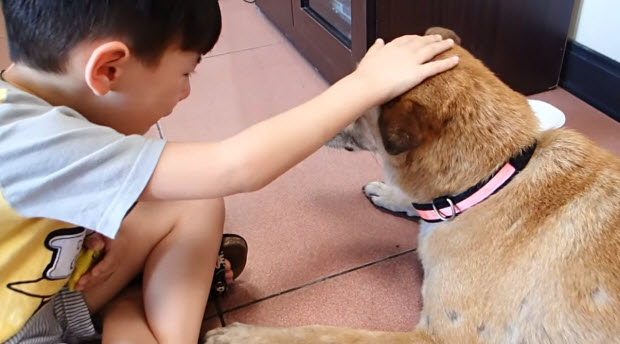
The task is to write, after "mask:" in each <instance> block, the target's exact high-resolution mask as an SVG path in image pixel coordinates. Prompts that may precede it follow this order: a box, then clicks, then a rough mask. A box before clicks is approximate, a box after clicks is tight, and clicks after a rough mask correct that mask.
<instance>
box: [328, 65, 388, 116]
mask: <svg viewBox="0 0 620 344" xmlns="http://www.w3.org/2000/svg"><path fill="white" fill-rule="evenodd" d="M338 83H343V84H348V86H347V87H348V88H350V89H351V92H355V95H356V96H357V97H358V98H359V100H360V101H362V102H365V103H366V107H368V108H371V107H373V106H379V105H382V104H384V103H386V102H387V101H389V100H390V99H389V94H388V93H389V92H387V91H386V90H385V89H382V88H381V87H378V85H376V83H374V82H372V80H369V79H368V78H366V77H364V76H363V75H360V74H359V73H358V72H357V71H354V72H353V73H351V74H349V75H347V76H346V77H344V78H343V79H341V80H340V81H339V82H338Z"/></svg>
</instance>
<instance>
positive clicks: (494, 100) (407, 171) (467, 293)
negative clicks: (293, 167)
mask: <svg viewBox="0 0 620 344" xmlns="http://www.w3.org/2000/svg"><path fill="white" fill-rule="evenodd" d="M430 31H431V33H437V32H440V33H442V34H443V35H444V37H445V36H448V37H450V36H455V35H454V33H452V32H451V31H449V30H445V29H436V28H435V29H431V30H430ZM453 54H457V55H459V56H460V63H459V65H458V66H457V67H456V68H455V69H453V70H451V71H448V72H445V73H443V74H440V75H438V76H435V77H433V78H431V79H429V80H427V81H425V82H424V83H423V84H421V85H419V86H418V87H416V88H414V89H412V90H411V91H409V92H408V93H406V94H405V95H403V96H401V97H400V98H398V99H396V100H394V101H392V102H390V103H388V104H386V105H384V106H383V107H382V108H381V109H380V111H379V110H377V109H376V110H372V111H369V112H368V113H367V114H366V115H365V116H364V117H362V118H361V119H360V120H358V121H357V122H356V123H355V124H353V125H351V126H350V127H349V128H347V130H345V131H344V132H343V133H341V134H340V135H339V136H338V137H337V138H335V139H334V140H333V141H332V145H335V146H339V147H345V148H347V149H349V150H354V149H365V150H372V151H375V152H377V153H378V155H380V156H381V157H382V158H383V160H384V166H385V172H386V173H385V174H386V184H383V183H371V184H369V185H367V187H366V189H365V191H366V193H367V195H369V196H370V197H372V200H373V202H374V203H375V204H378V205H380V206H384V207H386V208H388V209H391V210H395V211H406V212H409V214H410V215H413V214H415V212H416V211H417V212H418V213H419V215H421V216H422V217H423V218H426V219H427V220H428V221H425V222H424V223H423V224H422V226H421V231H420V239H419V249H418V252H419V254H420V258H421V260H422V264H423V266H424V284H423V287H422V296H423V298H424V307H423V310H422V316H421V318H420V319H421V320H420V323H419V324H418V326H417V329H416V330H415V331H414V332H410V333H389V332H371V331H363V330H352V329H343V328H334V327H325V326H307V327H298V328H286V329H285V328H265V327H254V326H247V325H239V324H236V325H233V326H230V327H226V328H223V329H216V330H213V331H211V332H210V333H209V336H208V339H207V343H209V344H222V343H239V344H241V343H243V344H257V343H269V344H285V343H286V344H289V343H303V344H305V343H343V344H348V343H351V344H353V343H486V342H488V343H588V344H590V343H620V159H618V158H617V157H615V156H613V155H612V154H610V153H608V152H605V151H603V150H601V149H600V148H598V147H596V146H595V145H594V144H593V143H592V142H590V141H589V140H588V139H586V138H584V137H583V136H582V135H580V134H578V133H575V132H573V131H570V130H564V129H560V130H550V131H544V132H539V130H538V123H537V120H536V117H535V116H534V114H533V113H532V111H531V109H530V107H529V106H528V103H527V101H526V99H525V97H523V96H522V95H520V94H518V93H516V92H514V91H512V90H511V89H510V88H509V87H507V86H506V85H504V84H503V83H502V82H501V81H500V80H499V79H498V78H497V77H495V76H494V75H493V74H492V73H491V72H490V71H489V70H488V69H487V68H486V67H484V65H483V64H482V63H481V62H480V61H478V60H477V59H475V58H474V57H472V56H471V55H470V54H469V53H468V52H467V51H465V50H464V49H462V48H461V47H458V46H456V47H454V48H453V49H452V51H449V52H446V53H444V54H442V55H440V56H438V58H442V57H446V56H449V55H453ZM464 192H466V193H465V194H463V193H464ZM446 196H447V197H446ZM412 202H415V203H417V205H416V208H417V209H413V207H412V206H411V203H412ZM456 214H458V215H456Z"/></svg>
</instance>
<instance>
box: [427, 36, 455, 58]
mask: <svg viewBox="0 0 620 344" xmlns="http://www.w3.org/2000/svg"><path fill="white" fill-rule="evenodd" d="M453 46H454V41H453V40H452V39H446V40H442V41H439V42H435V43H430V44H427V45H426V46H424V47H423V48H422V49H420V54H419V58H420V59H421V61H420V62H421V63H422V62H426V61H428V60H431V59H432V58H433V57H435V56H437V54H440V53H443V52H444V51H446V50H448V49H450V48H452V47H453Z"/></svg>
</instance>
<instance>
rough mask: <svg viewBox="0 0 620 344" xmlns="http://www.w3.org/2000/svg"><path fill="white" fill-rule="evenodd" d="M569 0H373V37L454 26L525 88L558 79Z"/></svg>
mask: <svg viewBox="0 0 620 344" xmlns="http://www.w3.org/2000/svg"><path fill="white" fill-rule="evenodd" d="M573 4H574V0H468V1H454V0H415V1H412V0H390V1H385V0H376V17H377V23H376V25H377V27H376V29H377V31H376V34H377V37H381V38H384V39H386V40H391V39H393V38H395V37H397V36H400V35H403V34H422V33H424V31H425V30H426V29H427V28H428V27H431V26H443V27H446V28H450V29H452V30H454V31H455V32H456V33H457V34H458V35H459V36H460V37H461V38H462V41H463V46H464V47H465V48H467V49H468V50H470V51H471V52H472V53H473V54H474V55H476V56H477V57H478V58H480V59H481V60H482V61H484V63H485V64H486V65H487V66H488V67H489V68H491V70H493V71H494V72H495V73H496V74H497V75H498V76H499V77H500V78H502V79H503V80H504V82H506V83H507V84H508V85H510V86H511V87H513V88H514V89H516V90H518V91H519V92H522V93H525V94H531V93H536V92H541V91H545V90H547V89H550V88H553V87H556V86H557V84H558V79H559V74H560V68H561V65H562V59H563V56H564V49H565V46H566V36H567V32H568V26H569V24H570V18H571V13H572V9H573Z"/></svg>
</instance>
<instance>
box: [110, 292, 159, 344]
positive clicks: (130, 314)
mask: <svg viewBox="0 0 620 344" xmlns="http://www.w3.org/2000/svg"><path fill="white" fill-rule="evenodd" d="M103 328H104V330H105V334H104V335H103V341H102V344H118V343H140V344H156V343H157V341H156V340H155V337H153V333H152V332H151V329H150V328H149V326H148V323H147V322H146V314H144V303H143V302H142V290H140V287H139V286H132V287H129V288H127V289H124V290H123V291H122V292H121V294H120V295H118V296H117V297H116V298H114V300H113V301H112V302H111V303H110V304H108V305H106V306H105V316H104V322H103Z"/></svg>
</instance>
